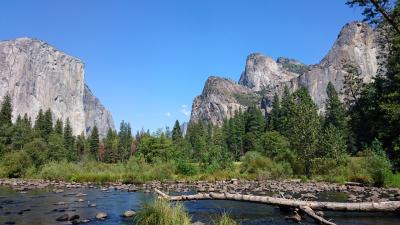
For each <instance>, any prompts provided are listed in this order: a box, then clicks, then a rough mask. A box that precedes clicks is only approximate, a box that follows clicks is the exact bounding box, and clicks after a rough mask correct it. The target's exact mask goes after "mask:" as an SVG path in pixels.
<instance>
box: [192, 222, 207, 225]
mask: <svg viewBox="0 0 400 225" xmlns="http://www.w3.org/2000/svg"><path fill="white" fill-rule="evenodd" d="M192 225H205V224H204V223H203V222H200V221H197V222H194V223H192Z"/></svg>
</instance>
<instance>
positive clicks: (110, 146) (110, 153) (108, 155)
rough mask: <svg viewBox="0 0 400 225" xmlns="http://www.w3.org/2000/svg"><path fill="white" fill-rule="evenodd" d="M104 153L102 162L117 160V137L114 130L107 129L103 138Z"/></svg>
mask: <svg viewBox="0 0 400 225" xmlns="http://www.w3.org/2000/svg"><path fill="white" fill-rule="evenodd" d="M104 145H105V154H104V162H107V163H116V162H117V161H118V145H119V138H118V135H117V133H116V132H115V131H113V130H112V129H111V128H110V129H108V132H107V136H106V139H105V140H104Z"/></svg>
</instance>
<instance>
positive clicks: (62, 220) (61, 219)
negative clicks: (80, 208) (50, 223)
mask: <svg viewBox="0 0 400 225" xmlns="http://www.w3.org/2000/svg"><path fill="white" fill-rule="evenodd" d="M68 219H69V215H68V214H64V215H62V216H59V217H57V219H56V221H58V222H64V221H68Z"/></svg>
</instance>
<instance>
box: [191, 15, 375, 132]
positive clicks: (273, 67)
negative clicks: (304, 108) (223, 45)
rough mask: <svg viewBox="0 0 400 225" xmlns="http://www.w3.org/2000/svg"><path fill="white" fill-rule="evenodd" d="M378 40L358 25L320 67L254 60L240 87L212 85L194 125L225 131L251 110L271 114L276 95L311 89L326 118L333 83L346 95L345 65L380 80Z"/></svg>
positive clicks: (198, 104) (222, 82)
mask: <svg viewBox="0 0 400 225" xmlns="http://www.w3.org/2000/svg"><path fill="white" fill-rule="evenodd" d="M375 40H376V32H375V31H374V30H373V29H372V28H371V27H370V26H369V25H368V24H366V23H359V22H352V23H349V24H346V25H345V26H344V27H343V29H342V30H341V32H340V34H339V36H338V38H337V40H336V41H335V43H334V44H333V47H332V48H331V50H330V51H329V52H328V53H327V55H326V56H325V57H324V58H323V59H322V60H321V62H320V63H318V64H317V65H304V64H302V63H301V62H299V61H297V60H293V59H287V58H279V59H278V60H277V61H276V62H275V61H274V60H273V59H272V58H270V57H268V56H264V55H261V54H259V53H255V54H251V55H249V56H248V57H247V61H246V67H245V70H244V72H243V73H242V75H241V77H240V80H239V84H237V83H235V82H234V81H231V80H229V79H225V78H219V77H214V76H213V77H210V78H209V79H208V80H207V82H206V84H205V86H204V89H203V92H202V93H201V95H199V96H198V97H196V98H195V99H194V101H193V105H192V114H191V120H190V121H191V122H199V121H205V122H211V123H212V124H214V125H218V126H221V125H222V121H224V119H226V118H231V117H232V116H233V115H234V113H235V111H237V110H239V109H240V110H245V109H246V108H247V107H248V106H249V105H251V104H257V105H259V108H260V109H262V110H263V112H268V111H269V110H270V108H271V103H272V98H273V96H274V94H275V93H277V94H278V95H280V94H281V93H282V91H283V89H284V87H285V86H287V87H288V88H289V90H290V91H292V92H293V91H295V90H297V89H299V88H301V87H305V88H307V89H308V90H309V93H310V95H311V97H312V98H313V100H314V101H315V103H316V104H317V106H318V108H319V110H320V112H321V113H323V112H324V105H325V100H326V98H327V95H326V87H327V85H328V83H329V82H332V84H333V85H334V86H335V88H336V90H337V92H338V93H340V92H341V90H342V89H343V80H344V77H345V75H346V74H347V72H346V69H345V68H344V65H345V64H351V65H353V66H356V67H357V68H358V70H359V72H360V77H361V78H362V79H363V81H364V82H365V83H369V82H371V81H372V80H373V77H374V76H376V73H377V69H378V61H377V56H378V53H379V50H378V45H377V44H376V41H375ZM340 97H341V98H344V96H343V95H340Z"/></svg>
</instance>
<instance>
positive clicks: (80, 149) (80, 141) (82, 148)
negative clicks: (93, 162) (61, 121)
mask: <svg viewBox="0 0 400 225" xmlns="http://www.w3.org/2000/svg"><path fill="white" fill-rule="evenodd" d="M86 146H87V143H86V139H85V134H84V133H83V132H82V133H81V134H80V135H78V136H77V137H76V141H75V149H76V152H77V153H78V155H79V157H82V156H83V155H84V154H87V152H86V149H87V147H86Z"/></svg>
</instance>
